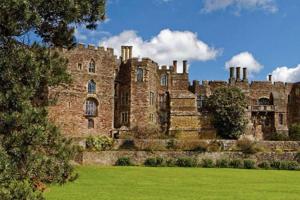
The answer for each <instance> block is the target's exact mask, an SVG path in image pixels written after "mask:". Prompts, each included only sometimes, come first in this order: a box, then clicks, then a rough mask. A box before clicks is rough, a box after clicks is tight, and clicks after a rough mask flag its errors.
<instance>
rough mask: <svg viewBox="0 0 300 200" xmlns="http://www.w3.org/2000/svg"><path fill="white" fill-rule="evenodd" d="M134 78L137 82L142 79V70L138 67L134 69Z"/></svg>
mask: <svg viewBox="0 0 300 200" xmlns="http://www.w3.org/2000/svg"><path fill="white" fill-rule="evenodd" d="M136 80H137V82H143V81H144V70H143V69H142V68H140V67H139V68H137V70H136Z"/></svg>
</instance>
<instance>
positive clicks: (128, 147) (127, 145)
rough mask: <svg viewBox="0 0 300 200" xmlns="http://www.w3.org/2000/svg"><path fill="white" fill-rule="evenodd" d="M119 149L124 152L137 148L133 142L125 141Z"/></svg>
mask: <svg viewBox="0 0 300 200" xmlns="http://www.w3.org/2000/svg"><path fill="white" fill-rule="evenodd" d="M120 149H126V150H136V149H137V147H136V146H135V142H134V140H129V139H128V140H125V141H124V142H123V143H122V144H121V145H120Z"/></svg>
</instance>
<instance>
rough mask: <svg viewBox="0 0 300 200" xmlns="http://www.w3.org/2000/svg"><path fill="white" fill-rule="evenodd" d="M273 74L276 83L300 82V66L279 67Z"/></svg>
mask: <svg viewBox="0 0 300 200" xmlns="http://www.w3.org/2000/svg"><path fill="white" fill-rule="evenodd" d="M271 74H272V79H273V80H274V81H283V82H299V81H300V64H299V65H297V66H296V67H291V68H288V67H286V66H282V67H277V68H276V69H275V70H274V71H273V72H272V73H271Z"/></svg>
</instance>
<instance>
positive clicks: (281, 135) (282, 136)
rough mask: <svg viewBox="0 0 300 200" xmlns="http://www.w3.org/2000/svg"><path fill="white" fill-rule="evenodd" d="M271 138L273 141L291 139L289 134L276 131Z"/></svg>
mask: <svg viewBox="0 0 300 200" xmlns="http://www.w3.org/2000/svg"><path fill="white" fill-rule="evenodd" d="M270 140H272V141H288V140H290V138H289V136H287V135H286V134H284V133H277V132H275V133H273V134H272V135H271V137H270Z"/></svg>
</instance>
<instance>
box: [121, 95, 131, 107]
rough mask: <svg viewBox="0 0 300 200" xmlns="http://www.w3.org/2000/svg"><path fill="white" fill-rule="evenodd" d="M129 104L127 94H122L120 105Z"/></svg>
mask: <svg viewBox="0 0 300 200" xmlns="http://www.w3.org/2000/svg"><path fill="white" fill-rule="evenodd" d="M128 104H129V93H128V92H122V93H121V105H128Z"/></svg>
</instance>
